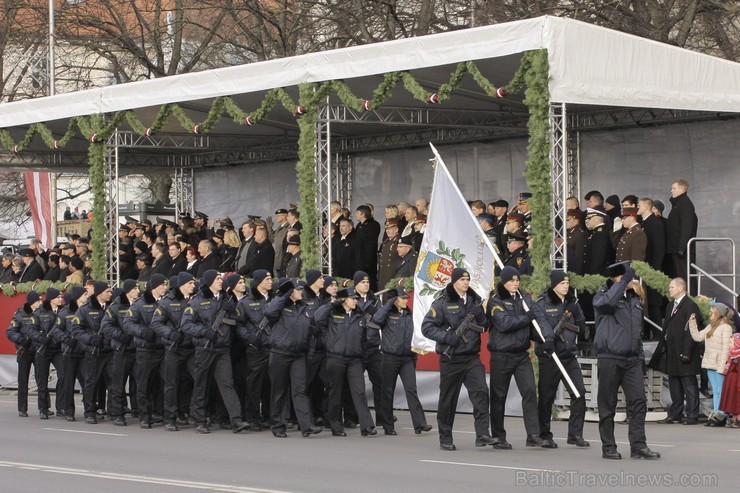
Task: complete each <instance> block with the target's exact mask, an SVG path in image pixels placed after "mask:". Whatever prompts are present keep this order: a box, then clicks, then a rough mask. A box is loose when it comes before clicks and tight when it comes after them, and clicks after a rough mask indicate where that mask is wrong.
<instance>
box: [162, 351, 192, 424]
mask: <svg viewBox="0 0 740 493" xmlns="http://www.w3.org/2000/svg"><path fill="white" fill-rule="evenodd" d="M184 373H187V375H184ZM194 375H195V348H189V349H181V348H176V347H173V348H172V349H168V350H167V351H165V353H164V420H165V423H170V424H175V422H176V421H177V417H178V416H181V415H184V414H185V410H186V409H187V408H188V407H189V405H190V399H192V386H188V385H185V384H184V380H185V377H186V376H189V377H190V378H194ZM183 390H187V391H188V392H183ZM185 399H187V400H185Z"/></svg>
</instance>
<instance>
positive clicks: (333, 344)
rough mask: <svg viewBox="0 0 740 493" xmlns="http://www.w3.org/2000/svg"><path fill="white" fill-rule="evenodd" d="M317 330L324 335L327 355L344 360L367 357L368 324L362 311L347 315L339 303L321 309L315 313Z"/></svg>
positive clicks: (354, 311)
mask: <svg viewBox="0 0 740 493" xmlns="http://www.w3.org/2000/svg"><path fill="white" fill-rule="evenodd" d="M314 322H315V324H316V328H317V329H318V330H321V331H322V332H323V334H324V343H325V344H326V353H327V354H328V355H333V356H341V357H344V358H362V357H364V356H365V343H366V339H367V335H366V332H367V322H366V321H365V314H364V313H363V312H362V311H360V310H352V311H351V312H350V313H347V312H346V311H345V310H344V307H343V306H342V304H341V303H340V302H339V301H335V302H333V303H329V304H326V305H323V306H321V307H319V309H318V310H316V312H314Z"/></svg>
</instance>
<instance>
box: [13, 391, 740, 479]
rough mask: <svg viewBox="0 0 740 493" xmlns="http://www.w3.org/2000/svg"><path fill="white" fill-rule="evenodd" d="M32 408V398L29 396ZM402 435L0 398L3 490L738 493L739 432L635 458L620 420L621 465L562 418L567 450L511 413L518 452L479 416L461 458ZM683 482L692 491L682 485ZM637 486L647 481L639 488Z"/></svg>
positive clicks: (468, 429)
mask: <svg viewBox="0 0 740 493" xmlns="http://www.w3.org/2000/svg"><path fill="white" fill-rule="evenodd" d="M29 401H30V403H31V402H32V403H35V397H33V396H32V397H31V398H30V399H29ZM396 414H397V416H398V418H399V421H398V423H397V431H398V432H399V435H398V436H395V437H391V436H384V435H382V431H381V433H380V434H379V435H377V436H375V437H361V436H360V432H359V430H358V429H355V430H348V434H349V436H348V437H347V438H335V437H332V436H331V435H330V433H327V432H324V433H321V434H319V435H316V436H313V437H310V438H301V436H300V434H299V433H298V432H297V431H292V432H289V434H288V438H287V439H277V438H274V437H273V436H272V434H271V433H270V432H269V431H266V432H258V433H255V432H243V433H241V434H237V435H235V434H233V433H231V432H230V431H215V432H213V433H211V434H210V435H199V434H196V433H195V431H194V427H193V426H190V427H183V428H182V430H181V431H180V432H178V433H168V432H165V431H164V430H163V429H162V427H161V426H155V427H154V428H153V429H151V430H142V429H140V428H139V427H138V423H136V422H135V421H134V420H129V423H130V425H129V426H127V427H117V426H113V425H112V424H111V423H110V422H109V421H102V422H100V424H98V425H87V424H85V423H84V422H83V421H77V422H75V423H68V422H66V421H65V420H63V419H59V418H55V417H52V418H50V419H49V420H48V421H41V420H39V419H38V417H36V416H34V415H33V414H32V415H31V417H29V418H20V417H18V416H17V413H16V404H15V397H14V396H12V395H10V394H7V393H4V394H0V429H2V449H1V451H0V484H1V485H2V486H1V487H0V491H2V492H4V493H14V492H21V491H22V492H24V493H28V492H41V491H54V492H55V493H56V492H67V491H69V492H75V493H87V492H90V493H101V492H117V493H118V492H120V493H128V492H135V493H150V492H175V493H176V492H187V491H225V492H251V491H277V492H317V493H318V492H321V493H333V492H336V493H345V492H371V491H372V492H374V493H377V492H396V491H399V492H417V491H418V492H424V493H433V492H445V493H451V492H452V493H463V492H466V491H471V492H472V491H496V492H499V491H524V490H532V489H534V488H537V487H540V486H549V487H551V488H554V489H556V490H561V491H590V492H598V491H612V492H613V491H656V490H659V489H664V488H668V487H670V488H674V489H675V488H678V489H681V490H684V491H710V490H711V491H712V492H713V493H714V492H718V491H728V492H729V491H733V492H734V491H737V481H736V477H737V474H736V473H737V466H738V464H739V463H740V430H737V429H718V428H706V427H704V426H683V425H660V424H655V423H651V424H648V429H647V436H648V442H649V445H650V446H651V447H652V448H653V449H654V450H656V451H659V452H660V453H661V454H662V455H663V458H662V460H660V461H640V460H632V459H629V446H628V444H627V427H626V426H623V425H617V430H616V431H617V441H619V442H620V443H619V447H620V451H621V452H622V454H623V455H624V456H626V458H625V459H623V460H621V461H607V460H603V459H602V458H601V447H600V442H599V441H598V430H597V426H596V424H595V423H586V430H585V436H586V439H588V440H590V441H591V445H592V446H591V448H590V449H578V448H576V447H574V446H570V445H567V444H566V443H565V436H566V434H567V423H566V422H554V423H553V431H554V434H555V439H556V441H557V442H558V443H559V445H560V448H558V449H557V450H545V449H537V448H526V447H525V446H524V439H525V435H524V428H523V423H522V420H521V419H520V418H507V420H506V426H507V431H508V437H509V441H511V442H512V444H513V446H514V450H512V451H500V450H493V449H492V448H491V447H485V448H476V447H475V446H474V444H473V441H474V439H475V435H474V433H473V419H472V416H470V415H466V414H461V415H458V417H457V422H456V426H455V428H456V430H455V443H456V445H457V447H458V450H457V451H456V452H443V451H441V450H439V445H438V439H437V434H436V416H435V415H434V414H431V413H430V414H428V416H427V419H428V420H429V422H430V423H432V424H434V425H435V431H432V432H430V433H425V434H423V435H421V436H419V435H415V434H414V432H413V429H412V427H411V421H410V418H409V415H408V413H407V412H405V411H398V412H397V413H396ZM684 484H686V485H688V486H683V485H684ZM641 485H642V486H641Z"/></svg>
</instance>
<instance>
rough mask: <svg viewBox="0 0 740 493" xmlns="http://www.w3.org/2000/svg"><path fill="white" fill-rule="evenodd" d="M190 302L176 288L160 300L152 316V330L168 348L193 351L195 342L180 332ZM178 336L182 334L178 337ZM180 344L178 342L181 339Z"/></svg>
mask: <svg viewBox="0 0 740 493" xmlns="http://www.w3.org/2000/svg"><path fill="white" fill-rule="evenodd" d="M187 306H188V302H187V301H185V297H184V296H183V295H182V293H181V292H180V290H179V289H177V288H175V289H172V290H170V292H169V293H167V296H165V297H164V298H162V299H161V300H159V304H158V306H157V309H156V310H154V315H152V330H153V331H154V332H155V333H156V334H157V336H159V338H160V339H161V340H162V342H164V344H165V346H166V347H167V348H171V347H174V346H173V344H176V345H177V347H179V348H183V349H192V348H193V347H194V346H193V341H192V339H191V338H190V336H186V335H185V334H183V333H182V331H181V330H180V323H181V321H182V312H184V311H185V308H187ZM177 334H180V336H179V337H178V335H177ZM180 338H181V339H182V340H180V341H179V342H177V341H178V340H179V339H180Z"/></svg>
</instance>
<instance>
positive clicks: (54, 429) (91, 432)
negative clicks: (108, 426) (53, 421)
mask: <svg viewBox="0 0 740 493" xmlns="http://www.w3.org/2000/svg"><path fill="white" fill-rule="evenodd" d="M41 429H42V430H46V431H63V432H65V433H86V434H88V435H108V436H112V437H127V436H128V435H126V434H125V433H105V432H103V431H85V430H67V429H65V428H41Z"/></svg>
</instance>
